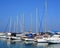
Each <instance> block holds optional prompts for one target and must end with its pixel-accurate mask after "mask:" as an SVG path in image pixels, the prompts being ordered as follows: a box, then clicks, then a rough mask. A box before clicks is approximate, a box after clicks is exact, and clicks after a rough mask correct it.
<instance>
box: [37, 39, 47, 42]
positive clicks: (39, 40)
mask: <svg viewBox="0 0 60 48" xmlns="http://www.w3.org/2000/svg"><path fill="white" fill-rule="evenodd" d="M37 42H38V43H47V40H45V39H37Z"/></svg>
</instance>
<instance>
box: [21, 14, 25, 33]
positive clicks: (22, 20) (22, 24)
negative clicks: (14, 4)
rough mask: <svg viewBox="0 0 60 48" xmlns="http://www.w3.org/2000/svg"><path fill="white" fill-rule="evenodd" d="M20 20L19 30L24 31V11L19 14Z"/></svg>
mask: <svg viewBox="0 0 60 48" xmlns="http://www.w3.org/2000/svg"><path fill="white" fill-rule="evenodd" d="M20 22H21V24H20V29H21V32H24V13H23V15H22V16H21V21H20Z"/></svg>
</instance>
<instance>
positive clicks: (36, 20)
mask: <svg viewBox="0 0 60 48" xmlns="http://www.w3.org/2000/svg"><path fill="white" fill-rule="evenodd" d="M37 16H38V13H37V8H36V33H38V20H37Z"/></svg>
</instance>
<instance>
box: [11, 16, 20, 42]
mask: <svg viewBox="0 0 60 48" xmlns="http://www.w3.org/2000/svg"><path fill="white" fill-rule="evenodd" d="M16 23H17V25H16V32H17V29H18V16H17V22H16ZM14 28H15V23H14ZM11 36H12V37H11V40H16V41H21V37H20V33H12V35H11Z"/></svg>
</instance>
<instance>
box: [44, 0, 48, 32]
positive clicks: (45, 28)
mask: <svg viewBox="0 0 60 48" xmlns="http://www.w3.org/2000/svg"><path fill="white" fill-rule="evenodd" d="M44 8H45V11H44V32H46V31H47V26H46V24H47V23H46V16H47V0H45V7H44Z"/></svg>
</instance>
